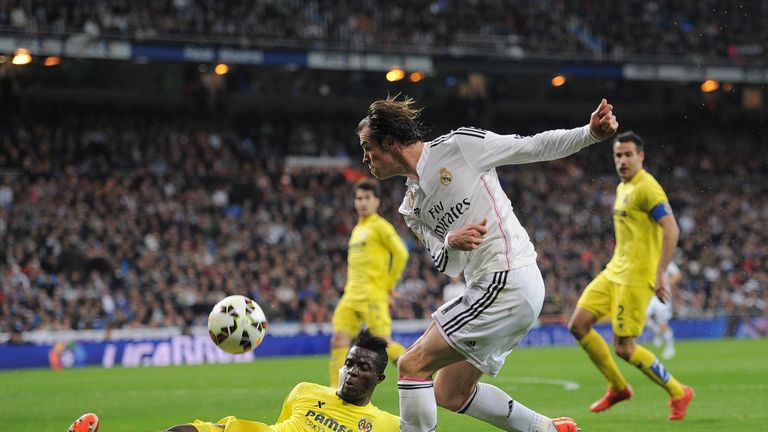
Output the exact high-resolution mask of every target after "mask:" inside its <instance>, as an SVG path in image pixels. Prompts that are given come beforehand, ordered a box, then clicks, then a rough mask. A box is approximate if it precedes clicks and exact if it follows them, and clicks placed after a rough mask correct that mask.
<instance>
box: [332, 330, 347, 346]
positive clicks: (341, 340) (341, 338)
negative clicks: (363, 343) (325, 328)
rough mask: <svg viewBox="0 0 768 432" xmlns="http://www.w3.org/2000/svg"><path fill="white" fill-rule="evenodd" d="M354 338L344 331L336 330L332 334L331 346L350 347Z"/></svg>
mask: <svg viewBox="0 0 768 432" xmlns="http://www.w3.org/2000/svg"><path fill="white" fill-rule="evenodd" d="M351 342H352V338H351V337H349V335H348V334H346V333H342V332H334V333H333V335H331V348H348V347H349V344H350V343H351Z"/></svg>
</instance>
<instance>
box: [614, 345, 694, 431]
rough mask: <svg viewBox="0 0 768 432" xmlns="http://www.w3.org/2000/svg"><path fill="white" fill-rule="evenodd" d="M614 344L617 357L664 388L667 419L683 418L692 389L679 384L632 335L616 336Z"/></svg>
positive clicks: (691, 395) (691, 396) (691, 397)
mask: <svg viewBox="0 0 768 432" xmlns="http://www.w3.org/2000/svg"><path fill="white" fill-rule="evenodd" d="M614 346H615V348H616V354H618V356H619V357H621V358H623V359H624V360H626V361H627V362H629V363H630V364H632V365H634V366H635V367H637V368H638V369H640V371H642V372H643V374H645V376H647V377H648V378H650V379H651V381H653V382H655V383H656V384H658V385H659V386H661V387H662V388H663V389H664V390H666V392H667V393H668V394H669V398H670V403H669V405H670V407H672V412H671V413H670V415H669V419H670V420H682V419H683V418H685V411H686V409H687V408H688V404H689V403H690V402H691V400H692V399H693V390H691V389H690V388H689V387H687V386H684V385H682V384H680V382H679V381H678V380H676V379H675V377H673V376H672V374H670V373H669V371H667V369H666V368H665V367H664V365H662V364H661V362H660V361H659V359H658V358H656V356H655V355H654V354H653V353H652V352H651V351H649V350H647V349H645V348H643V347H642V346H640V345H638V344H637V343H636V342H635V338H634V337H632V336H630V337H619V336H616V337H614Z"/></svg>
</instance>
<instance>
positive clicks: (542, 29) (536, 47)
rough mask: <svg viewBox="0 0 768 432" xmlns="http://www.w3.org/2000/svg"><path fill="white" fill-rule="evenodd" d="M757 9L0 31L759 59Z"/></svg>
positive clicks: (292, 14) (399, 6)
mask: <svg viewBox="0 0 768 432" xmlns="http://www.w3.org/2000/svg"><path fill="white" fill-rule="evenodd" d="M767 15H768V1H766V0H756V1H749V2H744V1H732V0H700V1H679V2H666V1H648V0H628V1H622V2H615V1H607V0H587V1H585V0H547V1H535V0H526V1H520V2H514V3H513V4H512V3H510V2H506V1H502V0H473V1H456V0H453V1H451V0H412V1H402V0H399V1H390V2H388V3H387V7H385V8H384V7H381V5H380V3H378V2H375V1H371V0H367V1H360V2H329V1H322V0H310V1H302V0H283V1H272V0H257V1H243V0H240V1H235V2H217V1H213V0H162V1H147V0H143V1H133V2H127V1H125V0H108V1H95V0H89V1H77V2H75V1H66V2H61V1H50V0H2V1H0V29H2V30H6V31H15V32H24V33H28V34H53V35H61V34H80V33H82V34H85V35H88V36H105V37H121V38H131V39H161V40H163V39H164V40H169V39H171V40H173V39H176V40H205V41H206V42H208V43H210V42H212V41H216V40H218V41H220V42H227V43H236V44H262V45H264V44H268V46H279V45H283V46H289V47H290V46H300V47H306V45H307V44H308V43H309V44H311V45H313V46H315V47H318V48H323V47H326V48H328V47H336V48H338V47H344V48H345V49H353V50H358V49H359V50H369V49H372V48H376V49H385V50H397V51H398V52H403V51H405V50H411V51H423V52H429V53H432V52H438V53H439V52H449V50H453V51H454V52H455V51H456V50H461V49H466V48H471V49H472V50H477V49H481V50H482V49H484V50H485V51H487V52H495V53H514V52H515V50H517V52H518V53H525V54H527V55H537V54H539V55H541V54H548V53H553V52H557V53H560V54H561V55H562V54H572V55H573V54H575V55H584V54H587V55H592V56H595V57H598V58H605V57H608V58H614V59H621V58H624V57H626V56H633V55H635V56H637V55H644V56H659V55H662V56H664V55H666V56H670V55H671V56H675V55H686V56H687V55H696V56H719V57H731V58H739V57H752V58H760V57H761V56H762V55H764V54H765V52H766V51H767V50H768V43H767V42H766V41H768V30H766V26H765V25H763V20H764V17H765V16H767ZM202 38H204V39H202ZM269 44H271V45H269Z"/></svg>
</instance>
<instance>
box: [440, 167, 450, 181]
mask: <svg viewBox="0 0 768 432" xmlns="http://www.w3.org/2000/svg"><path fill="white" fill-rule="evenodd" d="M451 180H453V174H451V172H450V171H448V168H446V167H442V168H440V183H442V184H443V186H448V185H449V184H451Z"/></svg>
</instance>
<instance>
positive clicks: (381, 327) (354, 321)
mask: <svg viewBox="0 0 768 432" xmlns="http://www.w3.org/2000/svg"><path fill="white" fill-rule="evenodd" d="M331 322H332V323H333V331H334V332H344V333H346V334H348V335H350V336H355V335H356V334H357V333H358V332H359V331H360V330H361V329H362V328H363V324H365V326H366V327H367V328H368V329H370V330H371V333H373V334H374V335H376V336H379V337H383V338H390V337H391V336H392V316H391V315H390V314H389V301H380V302H351V301H348V300H346V299H345V298H344V296H342V297H341V300H340V301H339V304H338V305H336V310H334V311H333V319H332V320H331Z"/></svg>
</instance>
